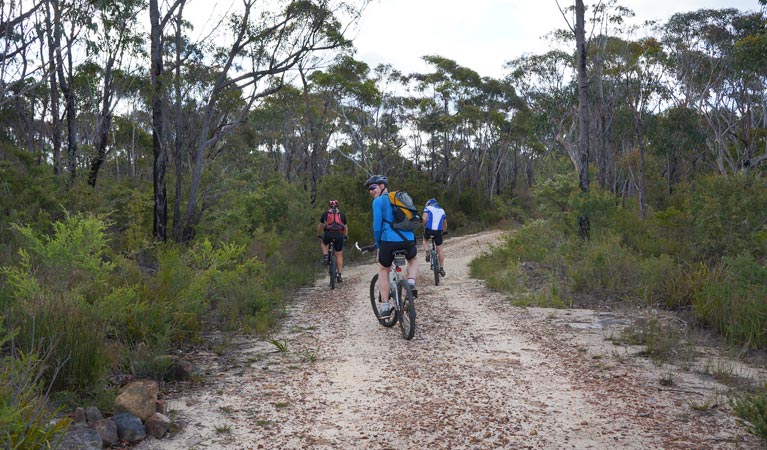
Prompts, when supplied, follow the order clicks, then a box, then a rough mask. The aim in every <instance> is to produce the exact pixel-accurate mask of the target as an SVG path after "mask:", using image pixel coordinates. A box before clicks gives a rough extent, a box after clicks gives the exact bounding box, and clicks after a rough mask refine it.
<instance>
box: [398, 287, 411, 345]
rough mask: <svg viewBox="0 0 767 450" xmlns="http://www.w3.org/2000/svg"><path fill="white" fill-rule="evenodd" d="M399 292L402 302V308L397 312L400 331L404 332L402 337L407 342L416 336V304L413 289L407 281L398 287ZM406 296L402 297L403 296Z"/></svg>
mask: <svg viewBox="0 0 767 450" xmlns="http://www.w3.org/2000/svg"><path fill="white" fill-rule="evenodd" d="M397 292H398V293H399V300H398V301H400V302H401V305H400V308H399V310H398V311H397V316H399V317H398V320H399V329H400V331H401V332H402V337H403V338H405V340H408V341H409V340H410V339H413V336H414V335H415V302H414V299H413V288H412V287H411V286H410V283H408V282H407V280H402V281H400V282H399V285H398V286H397ZM403 293H404V294H405V295H402V294H403Z"/></svg>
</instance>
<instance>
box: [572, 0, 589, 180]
mask: <svg viewBox="0 0 767 450" xmlns="http://www.w3.org/2000/svg"><path fill="white" fill-rule="evenodd" d="M584 16H585V6H584V5H583V0H575V44H576V47H577V55H578V124H579V126H578V128H579V130H578V131H579V136H578V153H579V155H580V167H579V170H580V173H579V182H578V184H579V187H580V188H581V191H582V192H584V193H588V192H589V115H588V78H587V76H586V25H585V19H584Z"/></svg>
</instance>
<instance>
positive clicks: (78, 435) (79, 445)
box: [56, 426, 102, 450]
mask: <svg viewBox="0 0 767 450" xmlns="http://www.w3.org/2000/svg"><path fill="white" fill-rule="evenodd" d="M101 447H102V442H101V436H100V435H99V434H98V432H96V430H94V429H93V428H88V427H83V426H76V427H73V428H71V429H70V430H69V431H67V432H66V433H64V437H63V438H62V439H61V443H60V444H59V446H58V447H56V448H58V450H101Z"/></svg>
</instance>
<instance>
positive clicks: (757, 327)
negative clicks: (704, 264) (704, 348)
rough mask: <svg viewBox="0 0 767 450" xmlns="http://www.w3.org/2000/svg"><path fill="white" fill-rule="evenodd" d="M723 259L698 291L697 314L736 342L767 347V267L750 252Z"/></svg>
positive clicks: (755, 346)
mask: <svg viewBox="0 0 767 450" xmlns="http://www.w3.org/2000/svg"><path fill="white" fill-rule="evenodd" d="M722 263H723V266H722V268H721V269H720V271H716V272H714V274H715V275H716V276H711V277H709V278H707V279H706V280H705V281H703V283H702V286H701V287H700V288H699V289H698V290H697V291H696V292H695V296H694V299H693V311H694V313H695V316H696V317H697V318H698V319H699V320H701V322H703V323H705V324H707V325H709V326H711V327H713V328H714V329H716V330H717V331H719V332H720V333H721V334H722V336H724V337H725V338H726V339H727V340H728V341H729V342H731V343H733V344H736V345H745V346H747V347H750V348H758V349H767V331H766V330H767V302H765V301H764V299H765V298H767V267H765V266H763V265H761V264H759V263H758V262H757V261H756V260H755V259H754V258H753V257H752V256H751V255H748V254H745V255H742V256H739V257H736V258H724V259H723V261H722Z"/></svg>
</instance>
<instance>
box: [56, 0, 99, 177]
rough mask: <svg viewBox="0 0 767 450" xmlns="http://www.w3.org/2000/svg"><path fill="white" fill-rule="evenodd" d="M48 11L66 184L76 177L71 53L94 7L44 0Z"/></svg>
mask: <svg viewBox="0 0 767 450" xmlns="http://www.w3.org/2000/svg"><path fill="white" fill-rule="evenodd" d="M48 5H49V6H50V9H48V10H47V13H48V14H49V17H48V18H47V20H50V22H51V24H52V30H51V31H52V35H51V36H49V37H48V39H49V40H48V45H50V46H51V47H52V49H53V54H54V60H55V63H52V64H55V73H56V76H57V79H56V81H57V83H58V88H59V89H60V90H61V92H62V94H63V95H64V102H65V103H64V104H65V106H64V109H65V117H66V124H67V133H66V136H67V169H68V171H69V183H70V184H71V183H73V182H74V180H75V178H76V176H77V162H78V157H79V154H78V140H79V137H78V117H77V102H78V98H77V95H76V91H75V87H74V86H73V83H74V81H75V72H76V69H77V66H78V61H76V60H75V54H76V53H77V52H78V50H79V49H80V45H81V40H80V34H81V33H83V32H84V31H85V30H86V29H87V28H88V27H91V26H92V24H93V21H92V19H93V12H94V5H93V4H92V3H91V2H89V1H88V0H74V1H72V2H62V1H61V0H48Z"/></svg>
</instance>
